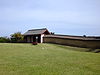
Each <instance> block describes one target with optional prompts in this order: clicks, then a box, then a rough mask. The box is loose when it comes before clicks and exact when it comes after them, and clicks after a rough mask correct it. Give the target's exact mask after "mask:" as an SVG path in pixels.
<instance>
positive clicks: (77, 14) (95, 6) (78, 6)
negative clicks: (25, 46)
mask: <svg viewBox="0 0 100 75" xmlns="http://www.w3.org/2000/svg"><path fill="white" fill-rule="evenodd" d="M37 28H38V29H39V28H47V29H48V30H49V31H50V32H55V33H56V34H64V35H88V36H99V35H100V0H0V36H10V35H11V34H13V33H15V32H22V33H25V32H26V31H27V30H29V29H37Z"/></svg>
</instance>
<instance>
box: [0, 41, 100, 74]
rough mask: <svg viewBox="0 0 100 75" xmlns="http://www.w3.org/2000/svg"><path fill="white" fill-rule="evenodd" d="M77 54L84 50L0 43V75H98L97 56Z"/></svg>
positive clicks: (44, 45)
mask: <svg viewBox="0 0 100 75" xmlns="http://www.w3.org/2000/svg"><path fill="white" fill-rule="evenodd" d="M74 50H75V51H74ZM76 50H78V51H76ZM80 50H82V51H83V50H87V49H85V48H76V47H68V46H61V45H55V44H38V45H36V46H34V45H31V44H10V43H8V44H7V43H0V75H100V53H91V52H80Z"/></svg>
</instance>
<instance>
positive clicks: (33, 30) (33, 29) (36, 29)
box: [28, 28, 47, 31]
mask: <svg viewBox="0 0 100 75" xmlns="http://www.w3.org/2000/svg"><path fill="white" fill-rule="evenodd" d="M35 30H47V28H41V29H30V30H28V31H35Z"/></svg>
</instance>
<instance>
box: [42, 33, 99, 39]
mask: <svg viewBox="0 0 100 75" xmlns="http://www.w3.org/2000/svg"><path fill="white" fill-rule="evenodd" d="M44 37H47V38H48V37H50V38H53V37H54V38H63V39H79V40H100V37H92V36H91V37H89V36H87V37H84V36H71V35H57V34H55V35H45V36H44Z"/></svg>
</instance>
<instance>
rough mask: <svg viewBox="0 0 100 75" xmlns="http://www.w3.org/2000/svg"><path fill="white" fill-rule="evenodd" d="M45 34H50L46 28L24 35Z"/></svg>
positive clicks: (29, 31)
mask: <svg viewBox="0 0 100 75" xmlns="http://www.w3.org/2000/svg"><path fill="white" fill-rule="evenodd" d="M45 32H46V33H48V34H50V33H49V31H48V30H47V29H46V28H42V29H31V30H28V31H27V32H26V33H24V34H23V35H38V34H43V33H45Z"/></svg>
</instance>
